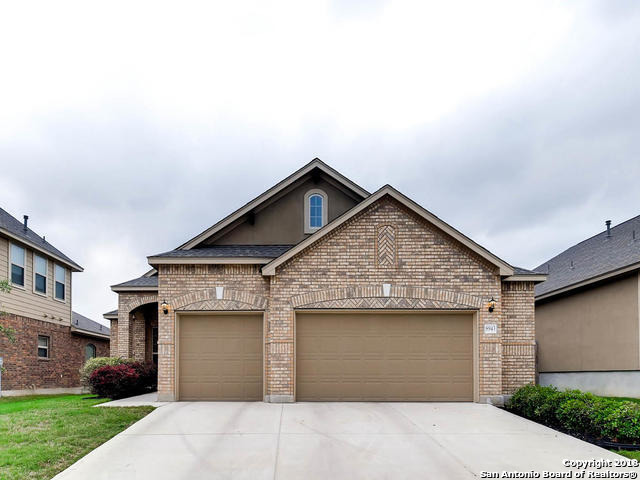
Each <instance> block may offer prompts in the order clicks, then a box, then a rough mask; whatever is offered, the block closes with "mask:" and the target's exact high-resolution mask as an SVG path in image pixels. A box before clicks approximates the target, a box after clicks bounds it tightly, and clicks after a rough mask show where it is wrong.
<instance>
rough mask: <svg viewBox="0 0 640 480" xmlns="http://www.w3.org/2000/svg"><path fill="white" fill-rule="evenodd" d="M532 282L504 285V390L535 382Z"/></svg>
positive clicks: (507, 390) (512, 390)
mask: <svg viewBox="0 0 640 480" xmlns="http://www.w3.org/2000/svg"><path fill="white" fill-rule="evenodd" d="M533 287H534V284H533V282H504V283H503V284H502V303H503V309H504V315H503V321H502V345H503V354H502V391H503V393H504V394H511V393H513V392H514V391H515V390H516V389H517V388H518V387H520V386H522V385H526V384H527V383H534V382H535V375H536V342H535V339H536V329H535V322H534V321H533V319H534V291H533Z"/></svg>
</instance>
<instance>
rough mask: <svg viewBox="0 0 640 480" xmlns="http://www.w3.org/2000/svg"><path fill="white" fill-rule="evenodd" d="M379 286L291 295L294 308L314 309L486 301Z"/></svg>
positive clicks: (470, 305) (463, 306) (460, 305)
mask: <svg viewBox="0 0 640 480" xmlns="http://www.w3.org/2000/svg"><path fill="white" fill-rule="evenodd" d="M385 293H387V292H385V291H384V287H383V285H382V284H379V285H360V286H351V287H345V288H332V289H325V290H315V291H312V292H307V293H304V294H301V295H296V296H294V297H292V298H291V305H292V306H293V307H294V308H298V309H318V308H342V309H349V308H387V309H396V308H399V309H402V308H410V309H455V310H469V309H473V310H477V309H480V308H481V307H482V305H483V304H484V303H485V302H486V301H487V300H488V299H484V298H481V297H478V296H475V295H470V294H468V293H464V292H456V291H450V290H443V289H436V288H428V287H416V286H408V285H391V286H390V288H389V292H388V293H387V294H386V295H385Z"/></svg>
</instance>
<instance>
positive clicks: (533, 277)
mask: <svg viewBox="0 0 640 480" xmlns="http://www.w3.org/2000/svg"><path fill="white" fill-rule="evenodd" d="M546 279H547V275H545V274H524V275H510V276H508V277H505V278H503V279H502V281H503V282H534V283H542V282H544V281H545V280H546Z"/></svg>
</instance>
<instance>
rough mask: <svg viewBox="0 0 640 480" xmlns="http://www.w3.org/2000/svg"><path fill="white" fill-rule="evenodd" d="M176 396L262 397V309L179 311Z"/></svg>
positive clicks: (244, 399)
mask: <svg viewBox="0 0 640 480" xmlns="http://www.w3.org/2000/svg"><path fill="white" fill-rule="evenodd" d="M178 325H179V338H180V341H179V346H178V356H179V359H178V362H179V363H178V385H179V386H178V395H179V398H180V400H243V401H253V400H262V314H258V315H254V314H211V315H180V319H179V324H178Z"/></svg>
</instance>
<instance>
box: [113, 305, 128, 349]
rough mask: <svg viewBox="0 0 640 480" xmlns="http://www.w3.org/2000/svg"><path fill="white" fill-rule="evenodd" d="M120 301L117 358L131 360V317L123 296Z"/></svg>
mask: <svg viewBox="0 0 640 480" xmlns="http://www.w3.org/2000/svg"><path fill="white" fill-rule="evenodd" d="M119 297H120V299H119V301H118V339H117V341H118V344H117V346H116V348H115V351H116V356H118V357H122V358H129V357H130V356H131V315H130V314H129V307H128V305H126V304H125V303H124V302H122V295H119Z"/></svg>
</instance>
